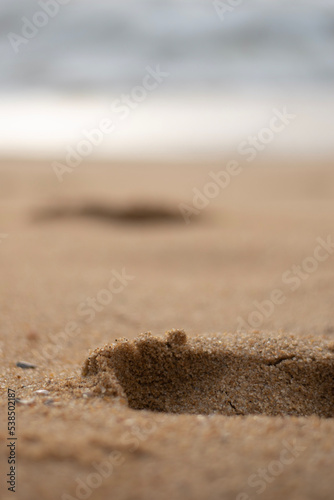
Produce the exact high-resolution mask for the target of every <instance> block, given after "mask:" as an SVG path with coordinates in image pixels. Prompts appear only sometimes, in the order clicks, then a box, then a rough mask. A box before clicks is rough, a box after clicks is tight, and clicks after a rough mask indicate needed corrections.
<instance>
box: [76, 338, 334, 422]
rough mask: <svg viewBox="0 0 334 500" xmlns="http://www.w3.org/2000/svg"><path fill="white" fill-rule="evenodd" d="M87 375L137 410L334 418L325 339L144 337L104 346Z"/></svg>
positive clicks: (332, 372) (333, 362)
mask: <svg viewBox="0 0 334 500" xmlns="http://www.w3.org/2000/svg"><path fill="white" fill-rule="evenodd" d="M82 374H83V376H84V377H85V378H86V380H87V382H88V383H89V384H90V386H91V387H92V388H93V390H94V392H95V394H104V395H107V396H108V395H109V396H113V397H116V398H122V399H123V400H125V401H126V402H127V404H128V406H129V407H130V408H133V409H136V410H143V409H145V410H151V411H159V412H168V413H192V414H203V415H208V414H211V413H216V414H222V415H249V414H257V415H259V414H263V415H295V416H308V415H318V416H320V417H327V418H330V417H333V416H334V353H333V346H332V344H331V343H330V342H326V341H325V340H322V339H317V340H313V339H312V340H309V339H303V338H299V339H298V338H296V337H293V336H292V335H277V336H273V337H268V336H266V335H259V334H256V335H255V336H254V335H251V334H244V335H238V336H237V337H236V336H235V335H232V334H225V335H220V336H215V337H214V338H207V337H197V338H187V337H186V335H185V333H184V332H183V331H181V330H173V331H171V332H168V333H167V335H166V337H165V338H159V337H153V336H152V335H151V334H143V335H141V336H139V337H138V338H137V339H135V340H133V341H127V340H125V339H123V340H121V341H117V342H115V343H113V344H112V345H110V346H105V347H104V348H102V349H96V350H95V351H94V352H93V353H92V354H91V355H90V356H89V358H88V359H87V360H86V362H85V365H84V367H83V371H82Z"/></svg>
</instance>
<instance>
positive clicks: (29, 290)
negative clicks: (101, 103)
mask: <svg viewBox="0 0 334 500" xmlns="http://www.w3.org/2000/svg"><path fill="white" fill-rule="evenodd" d="M223 166H224V162H222V163H220V164H211V165H207V166H201V165H195V166H186V165H181V166H179V165H172V166H165V167H163V168H162V167H161V166H156V165H152V166H147V165H144V166H143V165H140V166H138V165H136V166H131V165H115V166H113V167H110V166H107V165H85V166H84V165H82V166H80V167H78V168H77V170H76V171H75V172H73V173H72V174H70V175H68V176H66V177H65V178H64V182H63V183H62V184H60V183H58V181H57V179H56V178H55V176H54V173H53V172H52V170H51V168H50V166H49V164H47V163H45V164H43V163H41V164H37V165H16V164H13V163H12V164H8V163H7V164H2V165H1V166H0V195H1V211H0V234H1V235H4V236H2V237H1V243H0V262H1V280H0V298H1V310H0V319H1V321H0V342H1V343H0V356H1V385H0V390H1V409H0V411H1V414H2V415H4V416H5V417H6V411H7V401H6V399H7V389H8V388H11V389H15V390H16V397H17V398H18V402H17V404H16V413H17V438H18V440H17V453H18V461H17V492H16V497H17V498H19V499H29V500H30V499H31V500H35V499H37V498H40V499H43V500H49V499H62V500H66V499H67V500H68V499H73V498H77V499H79V498H91V499H105V498H113V499H122V500H123V499H127V500H130V499H131V500H142V499H145V500H146V499H152V500H160V499H171V498H172V499H204V498H205V499H213V500H223V499H238V500H246V499H248V498H257V497H258V498H265V499H274V500H275V499H281V498H289V499H290V498H291V499H298V500H299V499H300V500H304V499H320V500H322V499H331V498H333V489H334V479H333V477H334V476H333V470H334V423H333V422H334V421H333V397H334V396H333V357H334V354H333V341H334V313H333V301H334V290H333V285H332V284H333V278H334V251H333V253H331V252H332V250H331V247H330V245H329V244H328V242H329V241H330V238H331V237H332V241H333V239H334V230H333V209H334V172H333V170H332V169H331V167H330V165H328V166H323V167H320V166H318V165H314V166H313V165H311V164H310V165H307V164H303V166H295V167H293V168H291V166H290V165H285V164H284V162H282V164H281V165H277V166H276V165H273V164H272V163H271V162H269V163H266V162H264V163H263V165H261V164H258V165H252V166H249V168H248V169H245V170H244V171H243V172H242V174H240V175H239V176H238V177H236V178H234V179H232V180H231V183H230V185H229V186H228V187H226V188H225V189H222V190H221V191H220V192H219V194H218V196H217V197H215V198H214V199H212V200H211V201H210V203H209V204H208V206H207V207H206V208H205V209H204V210H202V211H201V214H200V215H193V216H192V217H191V220H190V223H189V224H185V223H184V221H183V219H182V217H180V214H179V211H178V205H179V203H181V202H182V203H188V204H190V203H191V201H192V198H193V192H192V190H193V188H199V189H200V190H201V189H202V188H203V186H205V185H206V183H208V182H209V181H210V177H209V172H210V171H211V170H214V171H215V172H217V171H219V170H221V169H222V168H223ZM138 214H139V215H138ZM319 245H320V246H321V249H319ZM326 245H327V247H326ZM326 248H327V250H326ZM315 256H316V257H315ZM314 259H316V261H315V260H314ZM294 266H295V267H294ZM173 328H175V329H177V330H184V332H186V337H185V336H184V334H182V333H180V332H176V333H175V332H174V334H170V336H169V337H168V336H166V337H165V336H164V335H165V332H167V331H170V330H172V329H173ZM149 331H150V332H152V335H153V336H152V337H148V336H142V337H139V338H138V335H139V334H141V333H144V332H149ZM225 332H229V333H225ZM155 336H157V337H158V338H157V339H156V338H155ZM124 338H126V339H128V340H127V341H124V340H119V339H124ZM116 339H118V340H117V342H116ZM134 339H137V340H134ZM219 342H221V343H219ZM138 346H139V347H138ZM140 346H141V347H140ZM94 350H95V351H94ZM138 353H139V354H138ZM88 357H90V359H89V361H87V359H88ZM94 357H95V358H94ZM94 359H95V364H94V363H93V360H94ZM22 361H23V362H29V363H31V364H33V365H35V368H27V369H24V368H21V367H18V366H16V363H17V362H22ZM83 369H84V371H83V372H82V370H83ZM83 375H85V376H83ZM227 386H228V387H227ZM36 391H42V392H39V393H36ZM138 408H139V409H138ZM150 410H160V411H150ZM6 427H7V426H6V418H1V429H0V432H1V433H0V438H1V445H0V457H1V483H0V484H1V498H4V499H5V500H7V499H9V498H15V497H14V495H13V493H11V492H8V491H7V487H6V484H5V479H6V478H5V474H6V473H7V468H8V464H7V455H8V451H7V449H6V439H7V430H6Z"/></svg>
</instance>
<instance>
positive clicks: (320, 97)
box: [0, 0, 334, 157]
mask: <svg viewBox="0 0 334 500" xmlns="http://www.w3.org/2000/svg"><path fill="white" fill-rule="evenodd" d="M62 1H64V2H65V4H64V5H60V3H57V0H40V1H39V2H36V1H35V0H15V1H13V0H1V5H0V27H1V37H0V70H1V71H0V155H16V156H25V155H27V154H30V155H42V156H45V155H51V156H52V155H55V154H59V155H61V152H62V150H64V145H65V144H73V143H75V141H78V140H79V139H80V137H81V134H82V129H83V128H85V127H86V128H87V127H88V128H89V127H94V126H96V124H97V123H98V122H99V120H100V119H101V118H103V117H110V118H113V117H112V116H111V115H112V114H111V112H110V105H111V103H112V102H113V100H114V99H117V98H119V97H120V96H121V95H122V94H127V93H129V92H131V90H132V89H133V87H134V86H138V85H140V84H141V82H142V79H143V77H144V75H145V73H146V69H145V68H146V67H147V66H150V67H153V68H155V67H156V66H157V65H159V66H160V68H161V70H162V71H165V72H168V74H169V76H168V78H166V79H165V80H164V81H163V82H162V84H161V85H159V87H158V88H157V89H156V90H154V91H152V93H150V94H149V95H148V97H147V98H146V99H145V100H144V101H143V102H141V103H140V105H138V106H136V107H135V109H133V110H132V112H131V116H130V117H129V118H128V119H127V120H124V121H123V123H122V124H120V126H119V127H117V130H116V131H115V133H113V134H112V136H110V137H108V138H106V140H105V141H104V143H103V145H102V146H101V147H99V148H97V149H96V150H95V151H94V153H93V155H95V156H116V157H118V156H121V157H123V156H131V155H133V156H136V155H142V156H151V155H152V154H154V155H156V156H159V155H160V156H165V155H167V156H168V155H175V156H176V157H178V156H179V155H185V156H187V155H189V156H191V155H193V156H196V155H201V154H203V157H205V155H207V154H212V155H214V156H215V155H221V154H224V152H225V151H226V150H227V149H228V150H231V149H233V148H235V147H236V146H237V144H238V142H240V140H242V138H244V137H245V136H247V134H252V133H256V131H257V130H259V129H260V128H261V127H264V126H266V124H267V122H268V120H270V117H271V116H272V108H273V107H275V108H282V107H283V106H287V107H288V109H289V111H291V113H294V114H296V116H297V118H296V120H295V121H294V123H293V125H292V124H291V126H290V127H289V133H287V134H285V138H284V137H283V136H284V134H282V136H280V137H278V138H277V141H276V140H275V141H273V144H271V145H270V148H273V150H277V152H279V151H289V153H291V152H294V153H296V154H302V153H303V152H305V151H306V152H307V154H308V153H309V152H314V153H315V154H318V153H319V152H323V153H326V154H332V153H333V152H334V145H333V144H332V142H333V141H332V138H331V130H330V129H332V116H333V112H334V94H333V88H334V85H333V84H334V2H333V1H321V0H318V1H316V0H313V1H300V0H290V1H284V0H283V1H278V0H272V1H270V2H268V1H265V0H248V1H247V2H246V1H244V2H242V1H241V2H240V5H238V6H236V7H230V9H231V10H229V11H227V12H226V13H225V15H224V16H223V15H222V11H221V10H220V15H219V13H218V12H217V10H219V2H214V1H208V0H193V1H190V0H183V1H182V0H179V1H171V0H136V1H135V0H113V1H110V0H109V1H107V0H95V1H94V2H92V1H90V0H69V1H68V2H67V3H66V1H65V0H62ZM59 2H60V0H59ZM232 3H235V2H232V1H231V2H229V1H225V2H220V4H225V5H227V6H228V5H230V4H232ZM42 5H44V6H45V9H47V5H48V6H49V7H48V8H50V9H51V11H52V5H53V9H54V10H53V11H52V12H54V15H52V16H51V15H49V18H48V20H47V23H46V24H45V26H43V27H40V28H38V29H37V31H36V33H34V31H30V32H31V33H32V36H31V37H30V38H29V39H27V37H24V36H23V31H22V30H24V29H26V30H28V31H27V32H28V33H30V32H29V28H27V25H29V23H32V22H33V21H34V19H37V20H38V16H37V18H36V13H37V12H39V11H42V12H45V9H44V10H43V8H42V7H41V6H42ZM55 5H56V6H55ZM56 11H57V12H56ZM34 16H35V17H34ZM39 19H42V21H43V16H42V18H39ZM42 21H41V22H42ZM24 27H25V28H24ZM30 30H34V28H31V27H30ZM24 33H26V31H25V32H24ZM10 34H11V35H10ZM13 34H15V35H17V36H20V37H22V36H23V39H16V40H19V41H17V42H16V45H15V43H14V42H13ZM24 40H25V41H24ZM13 43H14V45H13ZM15 47H16V50H14V49H15ZM268 147H269V146H268Z"/></svg>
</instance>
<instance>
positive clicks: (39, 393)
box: [34, 389, 50, 396]
mask: <svg viewBox="0 0 334 500" xmlns="http://www.w3.org/2000/svg"><path fill="white" fill-rule="evenodd" d="M34 392H35V394H37V395H39V396H47V395H48V394H50V391H47V390H46V389H38V390H37V391H34Z"/></svg>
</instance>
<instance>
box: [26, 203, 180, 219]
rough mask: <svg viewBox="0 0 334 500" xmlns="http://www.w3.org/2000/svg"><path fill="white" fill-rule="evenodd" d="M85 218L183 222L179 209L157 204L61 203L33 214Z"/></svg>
mask: <svg viewBox="0 0 334 500" xmlns="http://www.w3.org/2000/svg"><path fill="white" fill-rule="evenodd" d="M72 218H85V219H91V220H96V221H102V222H112V223H122V224H153V223H171V222H172V223H179V222H182V223H184V219H183V217H182V214H181V212H180V211H179V210H177V209H175V208H173V207H170V206H167V205H163V204H161V205H159V204H153V203H152V204H147V203H140V202H138V203H136V204H131V205H128V206H116V205H114V206H113V205H109V204H106V203H105V204H102V203H98V202H83V203H63V204H61V205H58V206H53V207H49V208H44V209H40V210H38V211H36V212H34V214H33V220H35V221H51V220H57V219H72Z"/></svg>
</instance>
